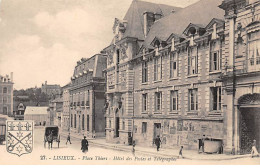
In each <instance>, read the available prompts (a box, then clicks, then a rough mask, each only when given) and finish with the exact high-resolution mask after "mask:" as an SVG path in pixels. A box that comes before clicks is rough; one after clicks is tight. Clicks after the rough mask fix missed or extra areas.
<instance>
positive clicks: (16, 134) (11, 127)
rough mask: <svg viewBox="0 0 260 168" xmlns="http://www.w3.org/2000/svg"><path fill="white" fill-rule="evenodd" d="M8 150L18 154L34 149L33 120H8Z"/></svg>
mask: <svg viewBox="0 0 260 168" xmlns="http://www.w3.org/2000/svg"><path fill="white" fill-rule="evenodd" d="M6 130H7V131H6V132H7V134H6V150H7V152H9V153H12V154H15V155H18V156H19V157H20V156H21V155H23V154H28V153H31V152H32V150H33V121H6Z"/></svg>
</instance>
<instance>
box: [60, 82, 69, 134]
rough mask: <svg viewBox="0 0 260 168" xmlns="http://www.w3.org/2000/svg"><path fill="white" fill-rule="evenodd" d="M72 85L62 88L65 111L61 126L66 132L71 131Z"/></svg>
mask: <svg viewBox="0 0 260 168" xmlns="http://www.w3.org/2000/svg"><path fill="white" fill-rule="evenodd" d="M69 88H70V83H69V84H67V85H65V86H63V87H62V99H63V111H62V114H61V116H62V121H61V126H62V129H63V130H65V131H69V128H70V92H69Z"/></svg>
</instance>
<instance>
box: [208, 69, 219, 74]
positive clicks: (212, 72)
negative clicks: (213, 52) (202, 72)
mask: <svg viewBox="0 0 260 168" xmlns="http://www.w3.org/2000/svg"><path fill="white" fill-rule="evenodd" d="M218 73H221V70H216V71H210V72H209V74H210V75H211V74H218Z"/></svg>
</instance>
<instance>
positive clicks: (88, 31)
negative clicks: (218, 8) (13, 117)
mask: <svg viewBox="0 0 260 168" xmlns="http://www.w3.org/2000/svg"><path fill="white" fill-rule="evenodd" d="M145 1H148V2H154V3H160V4H167V5H171V6H177V7H185V6H188V5H190V4H192V3H195V2H197V1H198V0H145ZM131 3H132V0H0V46H1V47H0V75H3V76H4V75H6V74H9V75H10V73H11V72H13V73H14V76H13V79H14V88H15V89H26V88H31V87H35V86H37V87H41V84H42V83H44V82H45V81H47V82H48V84H59V85H61V86H64V85H65V84H67V83H69V82H70V77H71V76H72V74H73V71H74V67H75V65H76V62H77V61H78V60H80V59H81V58H88V57H91V56H93V55H94V54H96V53H100V51H101V50H102V49H103V48H105V47H106V46H108V45H109V44H110V42H111V40H112V38H113V32H112V26H113V24H114V19H115V18H119V19H123V17H124V15H125V14H126V12H127V10H128V8H129V7H130V4H131Z"/></svg>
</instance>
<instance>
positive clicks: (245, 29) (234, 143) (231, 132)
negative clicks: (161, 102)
mask: <svg viewBox="0 0 260 168" xmlns="http://www.w3.org/2000/svg"><path fill="white" fill-rule="evenodd" d="M220 8H222V9H223V10H224V11H225V46H224V47H225V52H223V58H224V59H225V61H226V65H225V70H224V71H223V76H222V80H223V82H224V83H223V85H224V88H225V90H226V92H225V100H224V103H225V109H224V113H225V126H226V132H225V133H226V135H227V137H226V139H227V142H226V148H227V150H229V151H232V152H233V153H236V154H239V153H242V154H244V153H249V152H250V151H251V146H252V142H253V140H254V139H255V140H256V142H257V147H258V151H259V150H260V122H259V119H260V1H259V0H234V1H231V0H225V1H223V2H222V4H221V6H220Z"/></svg>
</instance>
